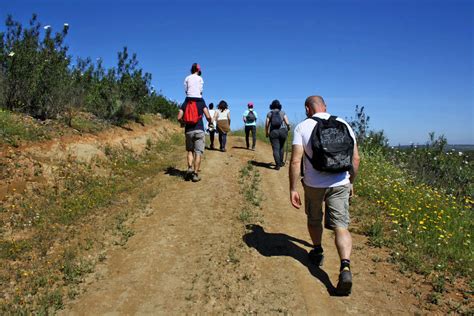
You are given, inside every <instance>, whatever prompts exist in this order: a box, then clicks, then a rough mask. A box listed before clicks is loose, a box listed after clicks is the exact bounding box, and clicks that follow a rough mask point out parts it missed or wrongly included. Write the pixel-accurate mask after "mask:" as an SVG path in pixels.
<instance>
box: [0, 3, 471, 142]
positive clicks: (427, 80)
mask: <svg viewBox="0 0 474 316" xmlns="http://www.w3.org/2000/svg"><path fill="white" fill-rule="evenodd" d="M269 5H271V10H269ZM1 7H2V10H1V11H2V16H1V18H3V19H5V18H6V16H7V14H12V16H13V18H14V20H17V21H19V22H21V23H22V24H23V25H27V24H28V20H29V19H30V18H31V15H32V14H33V13H37V14H38V19H39V21H40V22H41V23H42V26H44V25H51V28H52V29H53V31H60V30H61V28H62V25H63V24H64V23H68V24H69V26H70V29H69V34H68V36H67V38H66V44H67V45H68V46H69V47H70V50H69V53H70V54H71V55H72V56H74V58H73V61H75V58H76V57H82V58H86V57H90V58H91V59H92V60H93V61H95V60H96V58H101V59H102V60H103V62H104V65H105V66H106V67H111V66H115V65H116V61H117V57H116V56H117V55H116V54H117V52H118V51H120V50H121V49H122V47H123V46H127V47H128V49H129V51H130V52H131V53H136V54H137V57H138V61H139V67H141V68H142V69H143V70H144V71H146V72H149V73H151V74H152V76H153V80H152V85H154V87H155V89H156V91H158V92H161V93H162V94H163V95H164V96H165V97H167V98H169V99H171V100H174V101H176V102H178V103H181V102H182V101H183V100H184V91H183V80H184V77H185V76H187V75H188V73H189V68H190V66H191V64H192V63H193V62H198V63H200V64H201V66H202V69H203V79H204V99H205V101H206V103H207V104H209V103H210V102H213V103H214V104H217V103H218V102H219V100H222V99H224V100H226V101H227V102H228V103H229V106H230V110H231V113H232V126H231V127H232V128H233V129H238V128H239V127H241V126H243V123H242V114H243V112H244V111H245V109H246V104H247V103H248V102H250V101H251V102H253V103H254V104H255V108H256V110H257V111H258V113H259V115H260V117H264V116H265V114H266V113H267V111H268V105H269V104H270V102H271V101H272V100H273V99H279V100H280V101H281V103H282V105H283V110H285V111H286V113H287V114H288V117H289V118H290V120H291V121H292V122H294V123H297V122H299V121H301V120H303V119H304V108H303V104H304V100H305V99H306V97H307V96H309V95H314V94H317V95H321V96H323V97H324V99H325V100H326V103H327V104H328V112H330V113H331V114H333V115H337V116H340V117H342V118H344V119H346V118H350V117H353V116H354V114H355V106H356V105H359V106H364V107H365V111H366V114H367V115H369V116H370V117H371V120H370V122H369V126H370V128H371V129H373V130H375V131H378V130H384V132H385V135H386V136H387V138H388V139H389V142H390V145H391V146H395V145H398V144H408V145H409V144H410V143H411V142H413V143H416V144H424V143H426V142H427V141H428V139H429V136H428V134H429V133H430V132H435V133H436V137H437V136H440V135H444V136H445V137H446V138H447V140H448V143H449V144H466V145H474V91H473V88H472V87H474V75H473V69H474V65H473V63H474V61H473V56H474V51H473V42H474V41H473V33H474V31H473V30H474V24H473V20H474V2H473V1H468V0H453V1H447V0H436V1H413V2H410V1H405V0H394V1H372V0H365V1H364V0H361V1H357V2H356V1H350V0H341V1H325V0H319V1H306V0H294V1H292V2H289V1H282V0H279V1H274V2H268V1H265V0H254V1H250V0H242V1H234V0H230V1H227V2H226V3H221V2H218V1H215V0H204V1H202V2H200V3H195V2H190V1H186V0H179V1H174V2H172V1H167V0H160V1H146V0H138V1H134V2H130V1H125V0H121V1H109V0H104V1H98V2H97V1H90V0H84V1H75V0H72V1H68V2H61V1H58V0H42V1H33V0H19V1H15V2H4V3H2V4H1ZM104 12H108V13H109V14H107V15H104ZM192 17H196V18H195V19H194V18H192ZM4 29H5V26H4V23H2V24H1V26H0V32H1V31H3V30H4ZM40 31H41V32H43V31H44V30H43V29H41V30H40Z"/></svg>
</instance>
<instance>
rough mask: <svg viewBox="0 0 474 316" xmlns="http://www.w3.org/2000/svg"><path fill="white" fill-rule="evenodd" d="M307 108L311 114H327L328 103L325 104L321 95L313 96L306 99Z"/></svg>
mask: <svg viewBox="0 0 474 316" xmlns="http://www.w3.org/2000/svg"><path fill="white" fill-rule="evenodd" d="M304 105H305V107H307V108H308V110H309V112H310V113H309V114H311V115H313V114H314V113H321V112H326V103H324V99H323V97H321V96H319V95H312V96H310V97H307V98H306V101H305V102H304Z"/></svg>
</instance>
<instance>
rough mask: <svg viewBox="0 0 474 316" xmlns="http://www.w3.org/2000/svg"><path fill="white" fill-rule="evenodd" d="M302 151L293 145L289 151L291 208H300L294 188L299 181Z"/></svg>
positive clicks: (298, 197) (299, 198)
mask: <svg viewBox="0 0 474 316" xmlns="http://www.w3.org/2000/svg"><path fill="white" fill-rule="evenodd" d="M303 153H304V149H303V146H301V145H293V148H292V151H291V162H290V171H289V172H290V174H289V178H290V201H291V204H292V205H293V207H295V208H300V207H301V197H300V194H299V193H298V191H296V187H297V185H298V182H299V181H300V170H301V159H302V158H303Z"/></svg>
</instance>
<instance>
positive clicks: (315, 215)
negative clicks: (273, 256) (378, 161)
mask: <svg viewBox="0 0 474 316" xmlns="http://www.w3.org/2000/svg"><path fill="white" fill-rule="evenodd" d="M305 109H306V116H307V117H308V118H311V117H313V116H314V117H316V118H318V119H322V120H327V119H329V117H330V116H331V115H330V114H329V113H327V112H326V104H325V103H324V100H323V98H322V97H320V96H310V97H308V98H307V99H306V101H305ZM337 120H338V121H340V122H342V123H344V124H346V126H347V128H348V131H349V134H350V136H351V137H352V139H353V141H354V149H353V156H352V157H353V158H352V170H351V171H350V172H348V171H344V172H339V173H329V172H322V171H318V170H316V169H314V167H313V165H312V163H311V161H310V159H309V158H308V157H313V152H312V145H311V141H310V138H311V135H312V132H313V129H314V128H315V126H316V124H318V123H317V121H316V120H314V119H306V120H304V121H303V122H301V123H299V124H298V125H297V126H296V128H295V130H294V136H293V150H292V155H291V165H290V201H291V204H292V205H293V206H294V207H295V208H297V209H299V208H300V207H301V205H302V203H301V197H300V194H299V192H298V191H297V185H298V183H299V182H300V171H301V162H302V159H304V161H303V163H304V165H303V167H304V178H303V181H302V182H303V187H304V199H305V212H306V215H307V219H308V222H307V224H308V231H309V234H310V236H311V239H312V241H313V245H314V249H313V250H311V251H310V253H309V258H310V261H311V262H313V263H314V264H316V265H318V266H321V265H322V262H323V259H324V255H323V248H322V246H321V240H322V233H323V226H322V221H323V210H322V205H323V202H324V203H325V211H324V224H325V225H324V227H325V228H327V229H331V230H333V231H334V233H335V236H336V238H335V239H336V240H335V242H336V248H337V251H338V253H339V257H340V259H341V268H340V274H339V282H338V284H337V288H336V291H337V294H340V295H349V294H350V292H351V287H352V273H351V271H350V255H351V250H352V238H351V235H350V233H349V230H348V226H349V196H350V191H351V186H352V183H353V182H354V179H355V177H356V175H357V171H358V169H359V161H360V157H359V152H358V148H357V144H356V140H355V136H354V132H353V131H352V129H351V127H350V126H349V124H347V122H345V121H344V120H343V119H341V118H337ZM303 157H304V158H303Z"/></svg>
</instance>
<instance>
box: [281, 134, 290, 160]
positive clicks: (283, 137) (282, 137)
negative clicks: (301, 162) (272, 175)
mask: <svg viewBox="0 0 474 316" xmlns="http://www.w3.org/2000/svg"><path fill="white" fill-rule="evenodd" d="M287 137H288V133H287V132H286V130H284V129H281V128H280V166H283V160H284V159H285V142H286V138H287Z"/></svg>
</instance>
